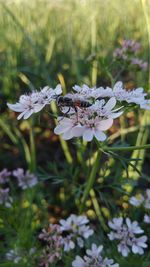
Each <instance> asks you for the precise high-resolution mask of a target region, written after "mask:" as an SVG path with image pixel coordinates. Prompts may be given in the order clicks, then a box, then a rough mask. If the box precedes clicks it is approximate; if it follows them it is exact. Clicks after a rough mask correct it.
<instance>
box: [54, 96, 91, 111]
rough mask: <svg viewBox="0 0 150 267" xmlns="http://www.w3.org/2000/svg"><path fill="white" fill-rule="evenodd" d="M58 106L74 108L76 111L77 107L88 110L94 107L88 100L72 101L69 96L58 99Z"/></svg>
mask: <svg viewBox="0 0 150 267" xmlns="http://www.w3.org/2000/svg"><path fill="white" fill-rule="evenodd" d="M57 104H58V106H60V107H72V108H74V109H76V107H80V108H88V107H90V106H92V104H91V103H90V102H88V101H86V100H80V99H75V100H74V99H72V98H70V97H67V96H59V97H58V99H57Z"/></svg>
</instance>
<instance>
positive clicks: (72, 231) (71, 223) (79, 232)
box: [60, 214, 93, 251]
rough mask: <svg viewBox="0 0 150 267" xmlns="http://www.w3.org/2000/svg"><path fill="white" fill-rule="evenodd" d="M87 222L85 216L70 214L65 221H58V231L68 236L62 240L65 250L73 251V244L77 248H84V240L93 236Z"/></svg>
mask: <svg viewBox="0 0 150 267" xmlns="http://www.w3.org/2000/svg"><path fill="white" fill-rule="evenodd" d="M88 223H89V220H88V218H87V217H86V216H77V215H75V214H71V215H70V216H69V217H68V218H67V219H66V220H60V230H61V231H62V233H63V232H65V233H66V232H67V233H68V235H67V236H66V237H65V238H64V239H63V242H64V246H65V248H64V249H65V250H67V251H68V249H73V248H74V247H75V242H76V241H77V245H78V246H79V247H83V246H84V239H87V238H89V236H91V235H92V234H93V229H91V228H90V227H89V225H87V224H88Z"/></svg>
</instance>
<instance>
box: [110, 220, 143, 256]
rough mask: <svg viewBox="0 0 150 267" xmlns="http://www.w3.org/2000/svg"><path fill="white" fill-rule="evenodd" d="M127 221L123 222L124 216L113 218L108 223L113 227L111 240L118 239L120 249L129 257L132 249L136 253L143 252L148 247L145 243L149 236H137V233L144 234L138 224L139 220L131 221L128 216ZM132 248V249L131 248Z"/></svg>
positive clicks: (123, 254)
mask: <svg viewBox="0 0 150 267" xmlns="http://www.w3.org/2000/svg"><path fill="white" fill-rule="evenodd" d="M125 222H126V223H123V218H122V217H120V218H113V220H112V221H110V222H109V223H108V225H109V227H110V228H111V229H113V231H111V232H110V233H109V234H108V237H109V239H110V240H115V239H116V240H118V241H119V244H118V245H117V247H118V251H119V252H120V253H121V254H122V256H123V257H127V256H128V254H129V253H130V251H131V250H132V252H133V253H134V254H140V255H141V254H143V253H144V248H146V247H147V244H146V243H145V242H146V241H147V236H140V237H136V235H139V234H142V233H143V232H144V231H143V229H141V227H140V226H139V225H138V222H137V221H134V222H131V220H130V219H129V218H126V220H125ZM130 249H131V250H130Z"/></svg>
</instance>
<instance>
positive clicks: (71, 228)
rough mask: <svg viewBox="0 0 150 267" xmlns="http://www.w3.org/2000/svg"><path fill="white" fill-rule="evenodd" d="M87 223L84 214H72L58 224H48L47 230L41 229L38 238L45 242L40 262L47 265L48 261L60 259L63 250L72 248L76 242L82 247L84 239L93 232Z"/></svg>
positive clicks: (66, 250)
mask: <svg viewBox="0 0 150 267" xmlns="http://www.w3.org/2000/svg"><path fill="white" fill-rule="evenodd" d="M88 223H89V220H88V218H87V217H86V216H77V215H75V214H72V215H70V216H69V217H68V218H67V219H66V220H60V224H50V225H49V228H48V230H46V229H43V230H42V232H41V233H40V235H39V238H40V239H41V240H44V241H45V242H46V248H45V249H44V250H43V253H42V256H41V264H45V265H44V266H48V263H53V262H56V261H57V260H58V259H61V257H62V253H63V251H65V252H68V251H70V250H72V249H74V248H75V246H76V244H77V246H79V247H80V248H82V247H84V240H85V239H87V238H89V236H91V235H92V234H93V230H92V229H91V228H90V227H89V225H88ZM46 264H47V265H46ZM42 266H43V265H42Z"/></svg>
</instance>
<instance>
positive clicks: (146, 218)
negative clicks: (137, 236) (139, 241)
mask: <svg viewBox="0 0 150 267" xmlns="http://www.w3.org/2000/svg"><path fill="white" fill-rule="evenodd" d="M144 222H145V223H150V216H149V215H147V214H145V215H144Z"/></svg>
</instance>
